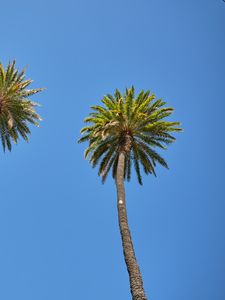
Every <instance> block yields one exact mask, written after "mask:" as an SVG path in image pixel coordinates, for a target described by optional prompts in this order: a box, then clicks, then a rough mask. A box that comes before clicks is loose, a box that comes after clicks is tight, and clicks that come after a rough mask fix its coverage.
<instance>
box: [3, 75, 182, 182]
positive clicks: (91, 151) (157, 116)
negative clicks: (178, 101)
mask: <svg viewBox="0 0 225 300" xmlns="http://www.w3.org/2000/svg"><path fill="white" fill-rule="evenodd" d="M0 72H1V71H0ZM165 103H166V102H164V101H163V100H162V99H156V100H155V95H154V94H152V93H151V92H150V91H146V92H145V91H143V90H142V91H141V92H140V93H139V94H138V95H137V97H135V90H134V87H131V88H130V89H126V91H125V93H124V94H122V93H121V92H120V91H119V90H118V89H116V91H115V93H114V95H113V96H112V95H110V94H108V95H106V96H104V97H103V99H102V104H103V106H100V105H95V106H92V107H91V109H92V111H91V112H90V114H89V116H88V117H87V118H85V122H88V123H89V124H90V125H89V126H86V127H84V128H83V129H81V134H84V135H83V137H81V138H80V139H79V142H85V141H88V142H89V146H88V148H87V149H86V151H85V157H87V156H90V162H91V164H92V166H93V167H96V166H97V165H99V172H98V174H99V175H100V176H101V177H102V180H103V182H104V181H105V179H106V177H107V175H108V173H109V171H110V169H112V176H113V177H114V178H115V176H116V170H117V164H118V156H119V153H121V152H124V153H125V155H126V156H125V157H126V158H125V163H124V178H125V179H127V180H130V176H131V163H132V161H133V167H134V170H135V171H136V174H137V178H138V182H139V183H140V184H142V176H141V168H140V166H142V167H143V170H144V172H145V173H146V174H154V175H156V172H155V167H156V165H157V164H160V165H161V166H163V167H165V168H168V165H167V163H166V161H165V160H164V159H163V158H162V156H161V155H160V154H159V153H158V152H156V150H155V149H156V148H161V149H163V150H165V149H167V146H168V145H169V144H171V143H173V142H174V141H175V137H174V136H172V135H171V133H172V132H179V131H181V128H180V122H171V121H165V120H164V119H165V118H167V117H168V116H170V115H171V114H172V113H173V111H174V109H173V108H171V107H163V106H164V105H165Z"/></svg>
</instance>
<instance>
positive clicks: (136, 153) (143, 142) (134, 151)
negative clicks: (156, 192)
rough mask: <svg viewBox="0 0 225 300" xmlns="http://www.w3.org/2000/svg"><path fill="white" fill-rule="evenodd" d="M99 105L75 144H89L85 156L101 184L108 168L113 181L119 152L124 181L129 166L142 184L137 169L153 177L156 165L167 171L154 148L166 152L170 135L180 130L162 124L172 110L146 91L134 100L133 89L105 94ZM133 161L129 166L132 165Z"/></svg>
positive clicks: (174, 126) (87, 119)
mask: <svg viewBox="0 0 225 300" xmlns="http://www.w3.org/2000/svg"><path fill="white" fill-rule="evenodd" d="M102 104H103V105H102V106H99V105H95V106H92V107H91V109H92V112H91V113H90V114H89V116H88V117H87V118H85V123H89V124H88V126H86V127H84V128H83V129H81V133H82V134H83V137H81V138H80V139H79V141H78V142H85V141H88V142H89V146H88V148H87V149H86V150H85V157H86V158H87V157H89V160H90V163H91V164H92V166H93V167H95V166H97V165H99V172H98V174H99V175H100V176H101V177H102V181H103V182H104V181H105V179H106V177H107V175H108V173H109V171H110V169H112V176H113V177H114V178H115V176H116V172H117V165H118V157H119V153H120V152H124V153H125V165H124V178H125V179H126V180H128V181H129V180H130V176H131V165H133V167H134V170H135V171H136V174H137V178H138V182H139V183H140V184H142V176H141V166H142V168H143V170H144V172H145V173H146V174H154V175H156V172H155V167H156V165H157V164H160V165H161V166H163V167H165V168H168V165H167V163H166V161H165V160H164V159H163V158H162V157H161V155H160V154H159V153H158V152H156V150H155V148H161V149H163V150H165V149H167V146H168V145H169V144H171V143H173V142H174V141H175V137H174V136H172V135H171V133H172V132H178V131H181V128H180V127H179V126H180V123H179V122H171V121H164V119H165V118H166V117H169V116H170V115H171V114H172V113H173V108H171V107H164V105H165V102H164V101H163V100H162V99H155V95H154V94H152V93H151V92H150V91H146V92H145V91H143V90H142V91H141V92H140V93H139V94H138V95H137V97H135V90H134V87H131V88H130V89H126V90H125V93H124V94H122V93H121V92H120V91H119V90H116V91H115V93H114V95H110V94H107V95H106V96H104V97H103V99H102ZM132 162H133V164H132Z"/></svg>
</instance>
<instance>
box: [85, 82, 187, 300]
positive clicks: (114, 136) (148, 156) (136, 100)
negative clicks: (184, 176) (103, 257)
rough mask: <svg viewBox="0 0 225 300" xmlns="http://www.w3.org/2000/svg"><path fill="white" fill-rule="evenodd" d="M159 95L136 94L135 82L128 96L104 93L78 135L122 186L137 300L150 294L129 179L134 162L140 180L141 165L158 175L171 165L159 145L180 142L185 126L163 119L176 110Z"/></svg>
mask: <svg viewBox="0 0 225 300" xmlns="http://www.w3.org/2000/svg"><path fill="white" fill-rule="evenodd" d="M154 99H155V95H154V94H151V93H150V91H146V92H145V91H143V90H142V91H141V92H140V93H139V94H138V95H137V97H135V94H134V88H133V87H132V88H130V89H126V92H125V94H124V95H122V94H121V93H120V91H119V90H116V91H115V94H114V96H112V95H107V96H104V97H103V99H102V103H103V104H104V106H92V107H91V109H92V110H93V112H91V113H90V114H89V116H88V117H87V118H86V119H85V120H84V122H85V123H90V126H86V127H84V128H82V130H81V133H82V134H84V136H83V137H81V138H80V139H79V142H85V141H88V142H89V146H88V148H87V149H86V150H85V154H84V155H85V158H88V157H89V159H90V163H91V165H92V166H93V167H95V166H96V165H97V164H99V171H98V174H99V175H100V176H101V177H102V181H103V182H104V181H105V180H106V177H107V175H108V173H109V171H110V170H111V169H112V176H113V178H114V179H115V183H116V188H117V208H118V219H119V228H120V234H121V238H122V245H123V253H124V259H125V262H126V266H127V270H128V273H129V280H130V289H131V294H132V299H133V300H146V299H147V297H146V295H145V292H144V287H143V282H142V276H141V272H140V269H139V266H138V264H137V260H136V257H135V252H134V248H133V243H132V239H131V234H130V230H129V226H128V220H127V212H126V202H125V189H124V180H128V181H129V180H130V177H131V169H132V164H133V167H134V169H135V171H136V174H137V178H138V182H139V183H140V184H141V185H142V177H141V171H140V165H141V166H142V167H143V170H144V172H145V174H153V175H155V176H156V173H155V167H156V164H157V163H158V164H160V165H162V166H163V167H165V168H168V165H167V163H166V161H165V160H164V159H163V158H162V157H161V155H160V154H159V153H157V152H156V151H155V150H154V148H156V147H159V148H161V149H166V146H167V145H169V144H171V143H172V142H174V141H175V138H174V137H173V136H172V135H171V132H175V131H180V130H181V128H179V127H178V126H179V125H180V123H179V122H169V121H164V120H163V119H164V118H165V117H168V116H169V115H170V114H171V113H172V112H173V108H170V107H164V108H162V107H163V106H164V104H165V102H164V101H162V100H161V99H158V100H154Z"/></svg>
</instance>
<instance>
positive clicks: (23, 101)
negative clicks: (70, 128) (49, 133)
mask: <svg viewBox="0 0 225 300" xmlns="http://www.w3.org/2000/svg"><path fill="white" fill-rule="evenodd" d="M15 64H16V62H15V60H14V61H13V62H12V63H9V64H8V65H7V67H6V69H4V68H3V66H2V64H1V63H0V136H1V141H2V146H3V150H4V151H5V149H6V148H7V149H8V150H9V151H11V149H12V141H13V142H14V143H17V141H18V139H19V137H22V138H23V139H24V140H25V141H27V142H28V135H29V134H30V130H29V128H28V123H31V124H33V125H35V126H39V121H40V120H41V117H40V116H39V115H38V114H37V113H36V111H35V107H36V106H38V103H35V102H33V101H31V100H30V99H29V97H30V96H33V95H34V94H37V93H39V92H40V91H42V90H43V89H27V87H28V86H29V85H30V84H31V83H32V80H31V79H28V80H24V78H25V70H22V71H21V72H19V71H18V69H16V67H15Z"/></svg>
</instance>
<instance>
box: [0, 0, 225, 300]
mask: <svg viewBox="0 0 225 300" xmlns="http://www.w3.org/2000/svg"><path fill="white" fill-rule="evenodd" d="M14 58H16V59H17V65H18V66H19V67H20V68H22V67H24V66H25V65H28V69H27V75H28V77H31V78H33V79H34V84H33V87H46V88H47V90H46V91H44V92H43V93H42V94H39V95H36V96H35V97H34V100H36V101H38V102H40V103H41V104H42V107H41V108H40V109H39V113H40V114H41V115H42V116H43V119H44V121H43V122H42V126H41V128H32V136H31V138H30V143H29V145H27V144H26V143H25V142H23V141H21V142H20V143H19V144H18V146H15V147H14V148H13V151H12V153H6V154H3V152H2V151H1V154H0V170H1V175H0V190H1V193H0V195H1V197H0V241H1V245H0V299H2V300H15V299H16V300H53V299H54V300H74V299H76V300H77V299H82V300H83V299H84V300H89V299H90V300H95V299H96V300H103V299H104V300H105V299H107V300H114V299H118V300H119V299H121V300H122V299H123V300H128V299H130V294H129V286H128V276H127V273H126V268H125V264H124V261H123V256H122V249H121V242H120V237H119V231H118V224H117V212H116V193H115V186H114V182H113V181H112V180H111V179H109V180H108V182H106V184H105V185H104V186H103V185H102V184H101V181H100V179H99V178H98V177H97V170H93V169H91V167H90V166H89V165H88V163H87V162H86V161H85V160H84V159H83V150H84V148H85V145H78V144H76V140H77V139H78V137H79V130H80V128H81V127H82V125H83V124H82V120H83V118H84V117H85V116H86V115H87V114H88V113H89V107H90V106H91V105H93V104H98V103H99V101H100V99H101V97H102V96H103V95H104V94H106V93H113V91H114V89H115V88H116V87H118V88H119V89H121V90H124V89H125V87H129V86H131V85H132V84H133V85H135V87H136V89H137V90H138V91H139V90H140V89H142V88H143V89H150V90H151V91H152V92H154V93H155V94H156V95H157V97H162V98H163V99H165V100H166V101H167V103H168V105H170V106H172V107H174V108H175V109H176V110H175V113H174V117H173V119H174V120H179V121H181V122H182V124H183V127H184V129H185V131H184V133H182V134H179V135H177V142H176V143H175V144H174V145H172V146H171V147H170V148H169V150H168V151H167V152H165V153H163V155H164V157H165V158H166V159H167V161H168V163H169V166H170V170H169V171H167V170H165V169H161V168H157V173H158V177H157V178H156V179H155V178H153V177H145V178H144V186H143V187H140V186H138V184H137V180H136V178H135V177H133V179H132V180H131V183H130V184H128V185H126V188H127V202H128V213H129V223H130V227H131V230H132V235H133V240H134V244H135V248H136V254H137V258H138V262H139V264H140V267H141V270H142V273H143V278H144V283H145V289H146V292H147V294H148V295H149V299H152V300H153V299H157V300H180V299H182V300H190V299H191V300H201V299H204V300H212V299H216V300H224V299H225V285H224V278H225V256H224V253H225V241H224V238H225V234H224V227H225V218H224V217H225V202H224V201H225V192H224V177H225V171H224V170H225V161H224V156H223V155H224V146H225V142H224V139H225V136H224V129H225V128H224V110H225V104H224V103H225V3H224V2H223V1H222V0H214V1H209V0H204V1H203V0H199V1H193V0H192V1H184V0H179V1H178V0H177V1H175V0H171V1H166V0H162V1H157V0H153V1H150V0H148V1H147V0H139V1H132V0H130V1H125V0H120V1H119V0H114V1H106V0H105V1H103V0H96V1H91V0H88V1H84V0H83V1H81V0H77V1H72V0H64V1H52V0H45V1H44V0H39V1H31V0H29V1H28V0H27V1H25V0H21V1H15V0H14V1H1V5H0V60H1V61H2V62H3V63H4V65H5V64H6V63H7V62H8V61H9V60H12V59H14Z"/></svg>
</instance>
